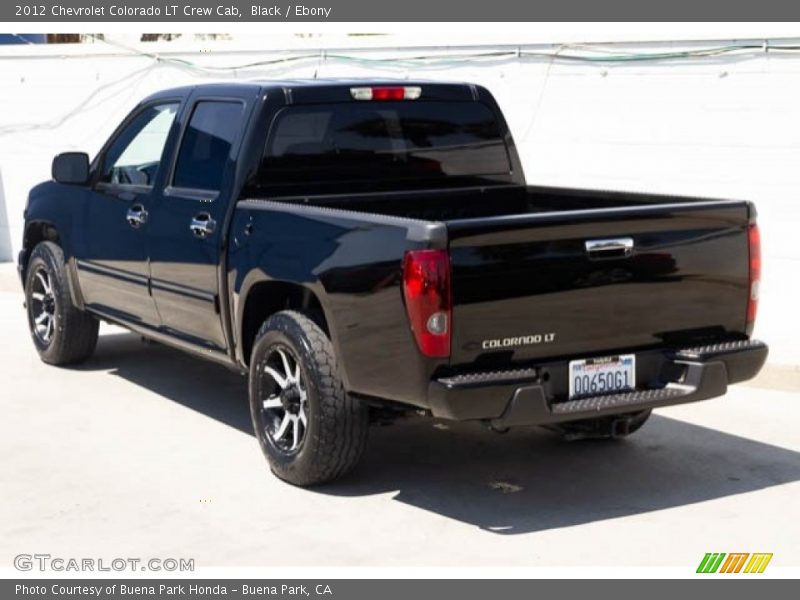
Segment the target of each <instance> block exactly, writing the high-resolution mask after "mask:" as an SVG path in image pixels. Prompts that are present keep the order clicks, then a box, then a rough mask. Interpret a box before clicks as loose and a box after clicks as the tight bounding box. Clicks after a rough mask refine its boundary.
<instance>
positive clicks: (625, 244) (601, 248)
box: [586, 237, 633, 260]
mask: <svg viewBox="0 0 800 600" xmlns="http://www.w3.org/2000/svg"><path fill="white" fill-rule="evenodd" d="M632 253H633V238H629V237H625V238H613V239H605V240H586V254H588V255H589V258H590V259H592V260H603V259H610V258H627V257H629V256H630V255H631V254H632Z"/></svg>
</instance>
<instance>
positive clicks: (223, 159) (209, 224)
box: [148, 96, 254, 351]
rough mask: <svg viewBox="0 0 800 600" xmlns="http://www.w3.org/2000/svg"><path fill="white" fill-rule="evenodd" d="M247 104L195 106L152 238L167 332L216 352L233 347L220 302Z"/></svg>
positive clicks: (216, 101) (199, 102)
mask: <svg viewBox="0 0 800 600" xmlns="http://www.w3.org/2000/svg"><path fill="white" fill-rule="evenodd" d="M253 97H254V96H253ZM249 100H250V99H249V98H245V97H242V98H216V97H196V98H194V99H193V101H192V104H191V106H190V107H189V110H188V111H186V113H185V115H186V116H185V123H184V125H183V131H182V135H181V139H180V143H179V146H178V148H177V151H176V155H175V158H174V169H173V172H172V174H171V180H170V181H169V182H168V183H167V185H166V187H165V188H164V191H163V194H162V197H161V198H159V201H158V202H157V203H156V205H155V206H154V207H153V211H152V212H153V214H152V219H151V226H150V230H149V232H148V237H149V246H150V252H149V254H150V277H151V288H152V294H153V298H154V300H155V303H156V307H157V308H158V312H159V314H160V316H161V323H162V327H163V329H164V330H165V332H166V333H169V334H171V335H174V336H176V337H179V338H182V339H183V340H184V341H187V342H190V343H193V344H197V345H200V346H205V347H207V348H208V349H210V350H216V351H224V350H225V348H226V346H227V344H226V340H225V330H224V327H223V323H222V319H221V315H220V303H219V281H220V277H221V268H222V267H221V258H222V252H223V249H222V240H223V237H224V236H223V233H224V232H223V231H222V229H223V226H224V220H225V214H226V210H227V207H228V205H229V203H230V202H231V201H232V199H231V198H230V190H231V189H232V187H233V180H234V177H235V167H236V158H237V154H238V150H239V147H238V146H239V144H238V140H239V139H240V137H241V130H242V126H243V123H244V119H245V115H246V112H247V109H248V108H249V106H248V103H249Z"/></svg>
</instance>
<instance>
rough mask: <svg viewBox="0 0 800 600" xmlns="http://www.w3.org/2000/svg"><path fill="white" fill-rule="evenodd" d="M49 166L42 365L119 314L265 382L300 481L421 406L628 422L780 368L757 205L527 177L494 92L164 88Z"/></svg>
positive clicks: (40, 204) (420, 85)
mask: <svg viewBox="0 0 800 600" xmlns="http://www.w3.org/2000/svg"><path fill="white" fill-rule="evenodd" d="M52 176H53V180H52V181H48V182H46V183H42V184H40V185H38V186H37V187H35V188H34V189H33V190H32V191H31V194H30V198H29V201H28V204H27V207H26V209H25V230H24V243H23V249H22V251H21V253H20V255H19V271H20V275H21V278H22V282H23V284H24V287H25V295H26V307H27V313H28V320H29V323H30V330H31V334H32V338H33V342H34V344H35V346H36V349H37V350H38V352H39V354H40V355H41V358H42V359H43V360H44V361H45V362H47V363H51V364H56V365H67V364H74V363H78V362H80V361H83V360H86V359H87V358H89V356H90V355H91V354H92V352H93V350H94V348H95V344H96V341H97V332H98V321H99V320H104V321H108V322H112V323H116V324H118V325H122V326H123V327H126V328H128V329H131V330H133V331H135V332H137V333H139V334H141V335H143V336H145V337H147V338H150V339H153V340H156V341H158V342H163V343H165V344H169V345H172V346H175V347H178V348H180V349H183V350H186V351H188V352H191V353H194V354H196V355H198V356H200V357H203V358H206V359H210V360H213V361H216V362H219V363H222V364H224V365H227V366H229V367H231V368H233V369H237V370H240V371H242V372H244V373H249V393H250V406H251V413H252V419H253V425H254V428H255V432H256V435H257V437H258V440H259V442H260V445H261V448H262V449H263V451H264V453H265V455H266V456H267V458H268V459H269V462H270V465H271V467H272V470H273V471H274V473H275V474H276V475H277V476H278V477H280V478H282V479H285V480H287V481H290V482H292V483H294V484H298V485H310V484H314V483H319V482H323V481H328V480H331V479H334V478H336V477H338V476H340V475H342V474H344V473H345V472H347V471H349V470H350V469H351V468H352V467H353V466H354V465H355V464H356V463H357V461H358V459H359V456H360V455H361V454H362V451H363V449H364V447H365V444H366V440H367V430H368V427H369V424H370V422H375V421H376V420H377V421H384V420H386V419H389V418H391V417H394V416H401V415H403V414H405V413H408V412H410V411H419V412H422V413H424V414H429V415H432V416H434V417H438V418H443V419H456V420H477V421H482V422H484V423H486V424H487V425H488V426H489V427H491V428H492V429H494V430H497V431H503V430H506V429H507V428H509V427H514V426H524V425H544V426H547V427H549V428H551V429H555V430H557V431H559V432H561V433H562V434H564V435H566V436H568V437H571V438H580V437H608V438H613V437H620V436H624V435H627V434H629V433H631V432H633V431H635V430H636V429H638V428H639V427H641V425H642V424H643V423H644V421H645V420H646V419H647V417H648V416H649V414H650V410H651V409H652V408H654V407H659V406H665V405H671V404H680V403H685V402H692V401H695V400H703V399H706V398H711V397H714V396H720V395H722V394H724V393H725V392H726V389H727V386H728V385H729V384H731V383H735V382H738V381H743V380H745V379H748V378H751V377H753V376H755V375H756V374H757V373H758V371H759V369H760V368H761V367H762V365H763V364H764V361H765V360H766V355H767V347H766V346H765V345H764V344H763V343H761V342H758V341H753V340H751V339H750V334H751V332H752V327H753V321H754V318H755V312H756V304H757V299H758V283H759V272H760V256H759V234H758V229H757V226H756V222H755V209H754V207H753V205H752V204H750V203H749V202H744V201H734V200H708V199H699V198H685V197H672V196H656V195H648V194H631V193H615V192H605V191H590V190H578V189H562V188H545V187H531V186H527V185H526V183H525V179H524V175H523V172H522V167H521V165H520V160H519V157H518V155H517V152H516V149H515V146H514V142H513V140H512V137H511V134H510V132H509V129H508V126H507V124H506V122H505V120H504V118H503V115H502V114H501V111H500V110H499V108H498V106H497V104H496V102H495V101H494V99H493V98H492V96H491V95H490V94H489V92H488V91H487V90H485V89H484V88H482V87H479V86H476V85H470V84H450V83H447V84H446V83H430V82H409V81H403V82H399V83H398V82H396V81H363V80H355V81H345V80H328V81H325V80H310V81H280V82H279V81H271V82H248V83H236V84H207V85H198V86H194V87H185V88H179V89H171V90H167V91H163V92H159V93H157V94H154V95H152V96H150V97H149V98H147V99H145V100H144V101H142V102H141V103H140V104H139V105H138V106H137V107H136V108H135V109H134V110H133V111H132V112H131V114H130V115H129V116H128V117H127V118H126V119H125V120H124V121H123V122H122V124H121V125H120V126H119V128H118V129H117V130H116V132H115V133H114V134H113V135H112V136H111V138H110V139H109V141H108V142H107V143H106V144H105V146H104V147H103V148H102V149H101V150H100V152H99V153H98V155H97V156H96V157H95V158H94V160H92V161H91V162H90V160H89V157H88V156H87V155H86V154H83V153H65V154H60V155H59V156H57V157H56V158H55V159H54V162H53V169H52ZM176 376H177V375H176Z"/></svg>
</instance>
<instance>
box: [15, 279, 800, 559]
mask: <svg viewBox="0 0 800 600" xmlns="http://www.w3.org/2000/svg"><path fill="white" fill-rule="evenodd" d="M21 303H22V296H21V294H20V292H19V290H18V285H17V282H16V280H15V279H14V273H13V270H12V268H11V267H10V266H9V265H2V266H0V330H1V331H2V332H3V342H2V345H0V381H2V388H0V389H2V392H0V398H1V399H0V407H1V408H2V416H1V417H0V456H2V457H3V466H2V469H0V489H2V496H0V498H1V500H0V502H2V507H1V508H0V567H8V566H10V565H11V560H12V557H13V556H14V555H16V554H18V553H21V552H29V553H32V552H48V553H51V554H52V555H61V556H92V557H118V556H142V557H153V556H159V557H184V558H194V559H195V560H196V564H197V566H198V567H208V566H226V565H227V566H234V565H235V566H267V565H275V566H277V565H349V566H359V565H386V566H398V565H420V566H422V565H426V566H427V565H497V566H503V565H539V566H542V565H563V566H573V565H597V566H603V565H649V566H674V567H686V568H687V569H691V570H693V569H694V567H695V566H696V564H697V563H698V562H699V560H700V558H701V557H702V556H703V554H704V553H706V552H714V551H716V552H719V551H727V552H731V551H739V552H773V553H774V555H775V557H774V559H773V562H772V565H776V566H777V565H780V566H798V565H800V545H798V544H797V540H798V539H800V519H798V507H800V483H798V480H800V435H798V426H799V424H800V384H798V378H797V374H798V371H797V369H796V368H795V367H792V366H787V365H785V364H782V365H778V366H776V367H770V368H769V369H767V371H766V374H765V375H764V376H763V377H761V378H759V380H756V381H755V382H751V383H750V384H749V385H746V386H741V385H740V386H736V387H735V388H733V389H732V390H731V392H730V393H729V394H728V395H727V396H726V397H725V398H720V399H715V400H711V401H708V402H703V403H699V404H695V405H687V406H682V407H674V408H667V409H662V410H659V411H657V415H655V416H654V417H653V418H652V419H651V420H650V422H649V423H648V424H647V425H646V426H645V427H644V428H643V429H642V430H641V431H640V432H638V433H637V434H636V435H634V436H632V437H631V438H629V439H628V440H625V441H618V442H611V443H608V442H578V443H566V442H563V441H561V440H560V439H558V438H557V437H555V436H553V435H550V434H548V433H547V432H545V431H541V430H538V429H525V430H519V431H513V432H511V433H509V434H507V435H504V436H500V435H496V434H493V433H490V432H488V431H486V430H484V429H483V428H482V427H481V426H479V425H474V424H466V425H463V424H462V425H453V424H447V423H444V422H436V421H432V420H423V419H419V420H409V421H407V422H404V423H401V424H397V425H394V426H391V427H386V428H375V429H373V430H372V431H371V438H370V443H369V448H368V451H367V455H366V457H365V460H364V461H363V464H362V465H361V466H360V468H359V469H358V470H357V472H356V473H354V474H353V476H351V477H349V478H348V479H346V480H344V481H342V482H340V483H337V484H335V485H330V486H327V487H323V488H319V489H314V490H303V489H298V488H293V487H291V486H289V485H286V484H284V483H281V482H280V481H279V480H277V479H276V478H274V477H273V476H272V475H271V474H270V473H269V470H268V469H267V466H266V463H265V461H264V459H263V458H262V456H261V453H260V450H259V448H258V445H257V443H256V441H255V439H254V437H253V435H252V433H251V430H250V420H249V414H248V409H247V400H246V388H245V381H244V378H243V377H241V376H240V375H237V374H235V373H232V372H229V371H227V370H225V369H224V368H221V367H218V366H215V365H212V364H207V363H204V362H201V361H198V360H196V359H193V358H189V357H187V356H184V355H182V354H181V353H179V352H177V351H173V350H171V349H168V348H165V347H162V346H157V345H145V344H143V343H142V342H140V340H139V339H138V338H137V337H136V336H134V335H131V334H127V333H123V332H121V330H118V329H115V328H103V330H102V337H101V340H100V343H99V347H98V349H97V352H96V354H95V357H94V358H93V359H92V360H91V361H89V362H88V363H87V364H86V365H84V366H82V367H80V368H76V369H59V368H54V367H49V366H46V365H44V364H43V363H41V362H40V361H39V359H38V358H37V356H36V353H35V352H34V349H33V346H32V344H31V341H30V339H29V336H28V332H27V327H26V322H25V317H24V313H23V310H22V307H21ZM688 572H691V571H688Z"/></svg>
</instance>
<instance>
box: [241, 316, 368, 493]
mask: <svg viewBox="0 0 800 600" xmlns="http://www.w3.org/2000/svg"><path fill="white" fill-rule="evenodd" d="M250 414H251V417H252V419H253V427H254V429H255V433H256V437H257V438H258V441H259V444H260V445H261V449H262V451H263V452H264V455H265V456H266V458H267V460H268V461H269V464H270V467H271V468H272V471H273V472H274V473H275V475H277V476H278V477H280V478H281V479H283V480H285V481H288V482H290V483H293V484H295V485H301V486H307V485H314V484H318V483H323V482H326V481H331V480H333V479H336V478H337V477H341V476H342V475H344V474H345V473H347V472H348V471H350V470H351V469H353V467H355V465H356V464H357V463H358V461H359V459H360V457H361V454H362V452H363V450H364V447H365V446H366V442H367V429H368V426H369V423H368V411H367V408H366V406H364V405H363V404H362V403H361V402H359V401H358V400H357V399H355V398H352V397H351V396H349V395H348V394H347V392H346V391H345V389H344V385H343V384H342V380H341V377H340V375H339V369H338V365H337V361H336V357H335V355H334V352H333V346H332V345H331V342H330V340H329V339H328V337H327V336H326V335H325V333H324V332H323V331H322V329H320V327H319V326H318V325H317V324H316V323H314V322H313V321H312V320H311V319H309V318H308V317H306V316H305V315H303V314H300V313H297V312H294V311H282V312H279V313H277V314H275V315H273V316H271V317H270V318H269V319H267V320H266V321H265V322H264V324H263V325H262V326H261V329H260V330H259V332H258V334H257V336H256V341H255V343H254V345H253V352H252V356H251V359H250Z"/></svg>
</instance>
